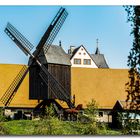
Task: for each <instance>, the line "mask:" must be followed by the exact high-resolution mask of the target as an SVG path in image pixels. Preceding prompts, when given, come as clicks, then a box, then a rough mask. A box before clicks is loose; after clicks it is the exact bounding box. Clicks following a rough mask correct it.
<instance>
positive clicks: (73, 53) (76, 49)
mask: <svg viewBox="0 0 140 140" xmlns="http://www.w3.org/2000/svg"><path fill="white" fill-rule="evenodd" d="M81 47H83V46H82V45H81V46H79V47H77V48H75V49H74V51H73V52H72V55H71V57H70V59H72V58H73V56H74V55H75V54H76V53H77V51H78V50H79V49H80V48H81Z"/></svg>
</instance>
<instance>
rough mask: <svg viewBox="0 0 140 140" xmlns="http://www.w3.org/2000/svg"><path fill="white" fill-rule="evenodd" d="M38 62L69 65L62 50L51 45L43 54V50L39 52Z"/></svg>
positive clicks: (67, 58)
mask: <svg viewBox="0 0 140 140" xmlns="http://www.w3.org/2000/svg"><path fill="white" fill-rule="evenodd" d="M39 60H40V61H41V62H42V64H47V63H51V64H61V65H71V62H70V58H69V56H68V55H67V54H66V52H65V51H64V50H63V48H62V47H61V46H57V45H51V46H50V47H49V49H48V50H47V52H46V54H44V50H42V51H41V52H40V55H39ZM29 61H31V60H29Z"/></svg>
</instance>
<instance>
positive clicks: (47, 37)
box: [35, 7, 68, 56]
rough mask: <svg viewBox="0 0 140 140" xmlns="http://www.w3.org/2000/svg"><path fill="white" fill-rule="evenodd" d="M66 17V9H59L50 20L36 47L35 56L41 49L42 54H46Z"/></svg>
mask: <svg viewBox="0 0 140 140" xmlns="http://www.w3.org/2000/svg"><path fill="white" fill-rule="evenodd" d="M67 16H68V13H67V11H66V9H65V8H62V7H61V8H60V10H59V11H58V13H57V14H56V16H55V17H54V19H53V20H52V22H51V24H50V25H49V27H48V29H47V30H46V32H45V33H44V35H43V37H42V38H41V40H40V42H39V44H38V45H37V47H36V50H37V52H36V54H35V56H37V55H38V54H39V53H40V51H41V49H43V48H44V52H45V53H46V52H47V50H48V48H49V46H50V45H51V44H52V42H53V40H54V39H55V37H56V35H57V34H58V32H59V30H60V28H61V27H62V25H63V23H64V21H65V19H66V18H67Z"/></svg>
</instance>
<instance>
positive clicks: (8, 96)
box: [0, 66, 28, 106]
mask: <svg viewBox="0 0 140 140" xmlns="http://www.w3.org/2000/svg"><path fill="white" fill-rule="evenodd" d="M27 72H28V68H27V67H26V66H23V67H22V69H21V70H20V72H19V73H18V75H17V76H16V77H15V79H14V80H13V82H12V83H11V85H10V86H9V88H8V89H7V90H6V92H5V93H4V95H3V96H2V97H1V99H0V100H1V101H2V103H3V104H4V105H5V106H8V105H9V104H10V103H11V101H12V99H13V98H14V96H15V94H16V91H17V90H18V88H19V86H20V85H21V83H22V81H23V79H24V77H25V76H26V74H27Z"/></svg>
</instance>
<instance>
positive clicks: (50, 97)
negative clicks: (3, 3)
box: [1, 8, 77, 113]
mask: <svg viewBox="0 0 140 140" xmlns="http://www.w3.org/2000/svg"><path fill="white" fill-rule="evenodd" d="M67 15H68V13H67V11H66V9H65V8H60V9H59V11H58V13H57V14H56V16H55V17H54V19H53V20H52V22H51V24H50V25H49V27H48V29H47V30H46V32H45V33H44V35H43V36H42V38H41V40H40V42H39V43H38V45H37V46H36V50H35V51H34V52H33V53H31V50H32V49H33V47H34V46H33V45H32V44H31V43H30V42H29V41H28V40H27V39H26V38H25V37H24V36H23V35H22V34H21V33H20V32H19V31H18V30H17V29H16V28H15V27H14V26H13V25H11V24H10V23H8V24H7V26H6V28H5V33H6V34H7V35H8V36H9V37H10V38H11V39H12V41H14V42H15V43H16V45H17V46H18V47H19V48H20V49H21V50H22V51H23V52H24V53H25V54H26V55H27V56H28V55H29V56H30V58H29V62H28V68H27V67H25V66H24V67H23V68H22V69H21V71H20V72H19V73H18V75H17V76H16V78H15V79H14V81H13V82H12V83H11V85H10V86H9V88H8V89H7V91H6V92H5V94H4V95H3V96H2V98H1V101H2V102H3V104H4V105H5V107H8V106H9V104H10V102H11V100H12V99H13V98H14V96H15V94H16V91H17V89H18V88H19V86H20V84H21V83H22V81H23V79H24V78H25V76H26V74H27V73H28V72H29V75H30V76H29V84H30V85H29V87H30V88H29V99H35V100H38V101H39V102H38V105H37V106H36V107H35V109H34V111H36V110H44V108H45V107H46V106H47V105H48V106H49V105H50V103H53V104H54V107H55V108H56V107H57V109H56V110H60V109H62V107H61V105H59V103H58V102H56V100H55V99H59V100H62V101H65V102H66V103H67V105H68V107H69V109H70V112H77V111H76V109H75V106H74V104H73V103H72V102H71V88H70V87H71V64H70V60H69V58H68V56H67V55H66V54H65V52H64V51H63V49H62V48H61V46H54V45H52V42H53V40H54V39H55V37H56V35H57V34H58V32H59V30H60V28H61V27H62V25H63V23H64V21H65V19H66V17H67ZM57 113H58V111H57Z"/></svg>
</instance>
